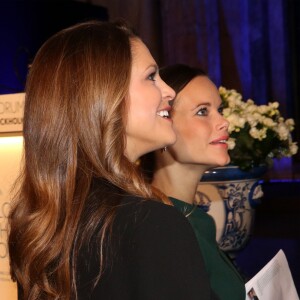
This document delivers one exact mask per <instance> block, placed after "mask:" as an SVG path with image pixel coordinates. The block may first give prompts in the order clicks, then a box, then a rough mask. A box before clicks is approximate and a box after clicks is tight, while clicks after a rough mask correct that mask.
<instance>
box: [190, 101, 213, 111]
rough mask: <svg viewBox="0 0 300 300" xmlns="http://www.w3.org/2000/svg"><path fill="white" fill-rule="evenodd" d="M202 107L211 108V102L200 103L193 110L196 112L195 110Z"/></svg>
mask: <svg viewBox="0 0 300 300" xmlns="http://www.w3.org/2000/svg"><path fill="white" fill-rule="evenodd" d="M200 106H211V103H209V102H203V103H198V104H197V105H195V106H194V107H193V108H192V109H191V110H195V109H197V108H199V107H200Z"/></svg>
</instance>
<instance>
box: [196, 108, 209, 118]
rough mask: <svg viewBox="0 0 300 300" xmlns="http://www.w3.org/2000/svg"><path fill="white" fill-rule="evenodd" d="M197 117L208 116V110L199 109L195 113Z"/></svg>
mask: <svg viewBox="0 0 300 300" xmlns="http://www.w3.org/2000/svg"><path fill="white" fill-rule="evenodd" d="M197 115H198V116H207V115H208V109H207V107H201V108H200V109H199V110H198V111H197Z"/></svg>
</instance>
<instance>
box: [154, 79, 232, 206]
mask: <svg viewBox="0 0 300 300" xmlns="http://www.w3.org/2000/svg"><path fill="white" fill-rule="evenodd" d="M221 104H222V101H221V99H220V96H219V92H218V89H217V88H216V86H215V85H214V84H213V83H212V81H211V80H210V79H209V78H208V77H206V76H197V77H195V78H193V79H192V80H191V81H190V82H189V83H188V84H187V85H186V86H185V87H184V88H183V89H182V90H181V91H180V92H179V93H178V95H177V96H176V99H175V101H174V106H173V108H172V114H171V117H172V120H173V127H174V130H175V132H176V135H177V140H176V142H175V144H173V145H172V146H169V147H168V150H167V151H165V152H158V151H157V152H156V153H155V156H156V170H155V172H154V177H153V182H152V184H153V186H155V187H156V188H158V189H160V190H161V191H162V192H163V193H164V194H166V195H167V196H171V197H174V198H177V199H179V200H182V201H185V202H187V203H189V204H192V203H193V202H194V196H195V193H196V189H197V185H198V182H199V180H200V179H201V177H202V175H203V173H204V172H205V171H206V170H208V169H210V168H213V167H217V166H224V165H226V164H228V163H229V161H230V158H229V155H228V148H227V144H226V141H227V139H228V121H227V120H226V119H225V118H224V117H223V116H222V106H221Z"/></svg>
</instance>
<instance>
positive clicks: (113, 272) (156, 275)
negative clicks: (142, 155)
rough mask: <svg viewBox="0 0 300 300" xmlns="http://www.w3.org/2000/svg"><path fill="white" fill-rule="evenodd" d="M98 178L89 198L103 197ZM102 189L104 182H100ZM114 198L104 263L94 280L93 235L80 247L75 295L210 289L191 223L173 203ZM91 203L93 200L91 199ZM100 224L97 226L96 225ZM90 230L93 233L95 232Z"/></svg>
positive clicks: (141, 295) (202, 293) (174, 299)
mask: <svg viewBox="0 0 300 300" xmlns="http://www.w3.org/2000/svg"><path fill="white" fill-rule="evenodd" d="M101 185H102V183H101V182H100V181H98V182H97V184H96V188H95V185H94V188H93V192H92V196H91V197H90V199H89V201H90V203H91V202H94V201H96V202H97V201H99V199H101V197H103V193H102V192H101V190H102V188H101ZM105 189H107V185H106V187H105ZM110 192H111V195H113V196H112V198H114V199H116V198H119V200H118V201H117V202H119V203H120V204H121V205H120V206H119V207H118V209H117V213H116V217H115V221H114V225H113V231H112V235H111V238H112V244H113V249H111V250H110V251H109V253H110V254H111V253H114V255H110V258H111V259H110V260H109V261H110V262H111V261H112V264H111V263H110V264H109V265H110V268H108V269H107V270H106V271H105V272H104V275H103V277H102V279H100V281H99V282H98V283H97V284H96V286H95V287H94V288H93V287H92V281H93V279H94V278H95V276H97V274H98V272H99V254H98V253H99V251H98V249H97V248H98V247H97V246H96V242H95V241H96V238H93V239H92V243H90V244H89V245H85V247H84V248H83V249H81V251H80V255H79V262H78V272H77V273H78V280H77V287H78V289H77V291H78V296H79V297H78V298H79V299H80V300H83V299H84V300H88V299H97V300H98V299H105V300H115V299H122V300H129V299H130V300H135V299H140V300H150V299H151V300H160V299H161V300H192V299H193V300H194V299H195V300H200V299H201V300H205V299H217V297H216V296H215V295H214V294H213V292H212V290H211V288H210V284H209V279H208V275H207V273H206V271H205V266H204V262H203V258H202V256H201V253H200V250H199V246H198V244H197V240H196V237H195V234H194V232H193V229H192V227H191V225H190V224H189V222H188V220H187V219H186V218H185V217H184V216H183V215H182V214H181V213H180V212H178V211H177V210H176V208H174V207H172V206H168V205H165V204H162V203H159V202H156V201H152V200H143V199H140V198H138V197H134V196H125V195H122V193H120V191H119V190H117V189H116V188H114V187H113V186H110ZM94 203H95V202H94ZM100 227H101V226H99V229H100ZM97 234H98V232H95V234H94V236H97Z"/></svg>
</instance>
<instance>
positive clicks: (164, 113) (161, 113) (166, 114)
mask: <svg viewBox="0 0 300 300" xmlns="http://www.w3.org/2000/svg"><path fill="white" fill-rule="evenodd" d="M157 115H159V116H160V117H163V118H170V114H169V111H167V110H160V111H158V112H157Z"/></svg>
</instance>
